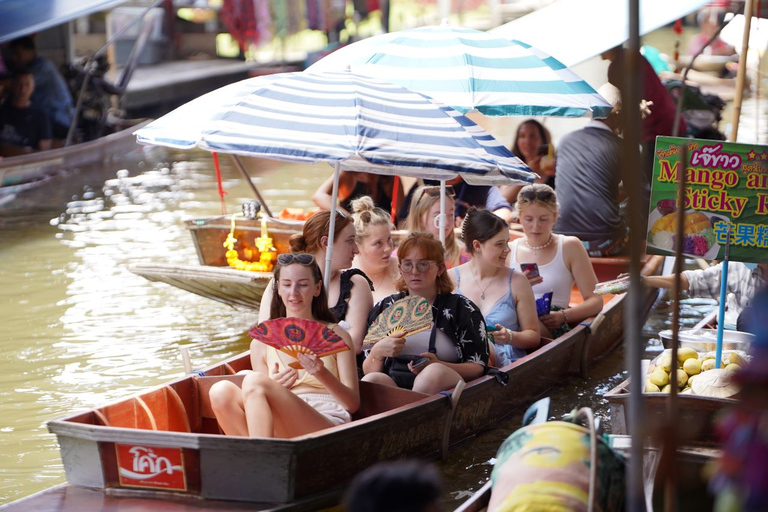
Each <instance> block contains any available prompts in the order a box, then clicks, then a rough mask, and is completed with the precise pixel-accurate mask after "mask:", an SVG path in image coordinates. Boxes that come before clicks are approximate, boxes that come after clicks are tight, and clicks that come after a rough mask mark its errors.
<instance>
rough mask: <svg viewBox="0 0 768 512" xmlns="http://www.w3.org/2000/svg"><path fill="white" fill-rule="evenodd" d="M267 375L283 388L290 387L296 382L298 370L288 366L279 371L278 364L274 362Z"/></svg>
mask: <svg viewBox="0 0 768 512" xmlns="http://www.w3.org/2000/svg"><path fill="white" fill-rule="evenodd" d="M269 376H270V378H271V379H272V380H274V381H277V382H278V383H279V384H280V385H281V386H283V387H284V388H288V389H291V387H292V386H293V384H294V383H295V382H296V379H298V378H299V372H298V371H296V370H295V369H293V368H290V367H288V368H286V369H285V370H283V371H280V365H278V364H277V363H275V367H274V368H272V372H271V373H270V374H269Z"/></svg>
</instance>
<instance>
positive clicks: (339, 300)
mask: <svg viewBox="0 0 768 512" xmlns="http://www.w3.org/2000/svg"><path fill="white" fill-rule="evenodd" d="M335 215H336V224H335V227H334V242H333V259H332V260H331V276H330V281H329V282H330V286H329V287H328V291H327V294H328V306H329V308H330V310H331V313H333V315H334V316H335V317H336V319H337V320H338V321H339V322H344V324H343V325H345V326H348V331H349V334H350V336H352V343H353V344H354V347H355V352H356V353H360V351H361V350H362V347H363V338H365V334H366V332H367V330H368V323H367V318H368V311H370V310H371V307H373V296H372V295H371V291H372V286H373V285H372V284H371V281H370V279H368V277H367V276H366V275H365V273H364V272H363V271H361V270H360V269H357V268H351V267H352V262H353V260H354V258H355V255H356V254H357V253H358V249H357V242H356V241H355V225H354V224H353V223H352V219H351V218H350V217H348V216H346V215H344V214H343V213H341V212H339V211H336V213H335ZM330 223H331V212H328V211H321V212H317V213H316V214H314V215H313V216H312V217H310V218H309V219H308V220H307V221H306V222H305V223H304V230H303V232H302V234H300V235H299V234H295V235H293V236H292V237H291V239H290V241H289V243H290V244H291V250H292V251H293V252H307V253H309V254H311V255H312V256H314V257H315V259H316V260H317V261H318V263H319V265H320V268H321V269H322V270H323V271H324V270H325V256H326V250H327V249H328V230H329V228H330ZM272 284H273V283H272V282H271V281H270V283H269V285H268V286H267V289H266V290H265V291H264V296H263V297H262V299H261V307H260V308H259V322H263V321H264V320H268V319H269V318H271V317H270V316H269V315H270V308H269V304H271V301H272V290H273V287H272Z"/></svg>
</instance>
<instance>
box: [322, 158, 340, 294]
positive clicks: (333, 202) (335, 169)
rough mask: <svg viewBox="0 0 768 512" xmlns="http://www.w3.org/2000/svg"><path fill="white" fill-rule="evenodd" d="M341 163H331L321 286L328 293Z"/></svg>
mask: <svg viewBox="0 0 768 512" xmlns="http://www.w3.org/2000/svg"><path fill="white" fill-rule="evenodd" d="M340 171H341V164H340V163H339V162H336V163H335V164H333V191H332V192H331V205H332V206H333V209H332V210H331V221H330V223H329V224H328V246H327V247H326V248H325V273H324V274H323V286H325V292H326V293H328V287H329V286H330V285H331V260H332V259H333V235H334V233H335V230H336V201H338V199H339V173H340Z"/></svg>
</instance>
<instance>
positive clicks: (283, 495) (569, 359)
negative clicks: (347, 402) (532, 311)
mask: <svg viewBox="0 0 768 512" xmlns="http://www.w3.org/2000/svg"><path fill="white" fill-rule="evenodd" d="M661 260H662V259H661V257H657V256H654V257H650V258H648V260H647V261H646V264H645V267H644V270H643V271H644V272H645V273H651V272H655V271H656V270H657V269H658V268H659V267H660V265H661ZM623 297H624V296H615V297H612V296H606V297H605V302H606V306H605V308H604V310H603V312H602V313H601V315H600V319H599V320H597V321H593V322H582V323H581V324H580V325H578V326H576V327H575V328H574V329H573V330H572V331H571V332H569V333H567V334H566V335H564V336H562V337H561V338H558V339H556V340H554V341H551V342H550V343H547V344H546V345H545V346H544V347H542V348H540V349H538V350H536V351H534V352H533V353H531V354H529V355H528V356H526V357H524V358H522V359H520V360H518V361H516V362H514V363H513V364H511V365H508V366H507V367H505V368H502V369H501V370H500V372H501V373H502V374H503V375H505V376H506V378H507V379H508V381H509V384H508V385H506V386H504V385H502V384H500V383H499V381H498V380H497V378H495V377H493V376H485V377H482V378H480V379H477V380H475V381H472V382H471V383H469V384H468V385H467V386H466V388H464V390H463V391H462V392H460V393H454V394H453V396H452V397H450V398H449V397H448V396H445V395H444V394H437V395H432V396H430V395H424V394H421V393H415V392H413V391H407V390H402V389H396V388H389V387H385V386H377V385H374V384H370V383H361V388H360V389H361V398H362V406H361V410H360V411H359V412H358V413H357V414H356V415H355V420H356V421H353V422H352V423H350V424H347V425H341V426H338V427H333V428H330V429H326V430H323V431H320V432H316V433H313V434H309V435H306V436H301V437H297V438H293V439H257V438H234V437H224V436H221V435H218V434H219V431H218V425H217V423H216V421H215V418H214V416H213V414H212V411H211V408H210V403H209V402H208V399H207V391H208V389H210V386H211V384H212V383H213V382H216V381H217V380H220V379H231V380H233V381H234V382H239V380H240V379H241V378H242V377H241V376H238V375H235V374H236V373H237V372H238V371H240V370H245V369H248V368H249V365H250V359H249V357H248V355H247V354H243V355H241V356H238V357H236V358H233V359H231V360H229V361H227V362H225V363H222V364H221V365H218V366H216V367H213V368H210V369H208V370H206V371H205V376H204V377H195V376H187V377H185V378H182V379H180V380H177V381H174V382H171V383H170V384H168V385H166V386H161V387H159V388H156V389H153V390H151V391H148V392H146V393H142V394H140V395H138V396H134V397H131V398H129V399H126V400H122V401H119V402H117V403H114V404H110V405H107V406H104V407H99V408H96V409H93V410H90V411H87V412H84V413H79V414H76V415H73V416H69V417H67V418H64V419H61V420H56V421H52V422H50V423H49V430H50V431H51V432H52V433H54V434H56V435H57V436H58V438H59V443H60V446H61V453H62V458H63V460H64V466H65V472H66V475H67V481H68V482H69V483H70V484H73V485H76V486H82V487H90V488H96V489H104V490H109V492H116V491H115V490H119V492H120V493H126V492H129V493H131V494H134V493H139V494H141V493H150V494H158V495H164V494H165V493H169V492H171V493H175V494H182V495H192V496H197V497H200V498H204V499H214V500H215V499H231V500H240V501H253V502H258V503H294V504H295V503H297V502H303V503H313V504H314V505H315V506H316V505H317V501H316V500H323V499H331V498H329V496H335V497H337V496H338V493H339V492H340V490H341V488H342V487H343V485H344V484H345V483H347V482H348V481H349V479H351V477H352V476H353V475H354V474H355V473H357V472H359V471H361V470H362V469H364V468H365V467H367V466H369V465H371V464H373V463H374V462H375V461H378V460H384V459H391V458H398V457H402V456H409V457H412V456H419V457H424V458H436V457H438V456H439V455H440V454H442V453H445V452H446V451H447V450H448V449H449V448H450V446H453V445H456V444H458V443H460V442H462V441H464V440H466V439H468V438H470V437H472V436H474V435H476V434H477V433H478V432H480V431H481V430H483V429H486V428H489V427H491V426H492V425H494V424H495V423H497V422H499V421H501V420H503V419H504V418H506V417H507V416H509V415H510V414H512V413H514V412H515V410H516V409H519V408H520V407H522V406H525V405H527V404H528V403H530V402H531V401H532V398H533V397H537V396H539V395H541V394H543V393H545V392H546V391H547V390H548V389H550V388H552V387H554V386H556V385H557V384H558V383H560V382H562V381H563V379H564V378H565V377H566V376H567V375H570V374H573V373H578V372H580V371H581V372H583V371H586V369H587V368H588V367H589V366H590V365H591V364H593V363H594V362H596V361H597V360H599V359H600V358H601V357H602V356H604V355H606V354H607V353H608V352H609V351H610V350H612V349H613V348H614V347H615V346H616V345H617V344H618V343H619V342H620V340H621V321H620V318H621V311H622V307H623ZM651 297H653V295H652V294H649V301H648V308H650V304H651V303H652V300H651ZM598 323H599V326H598ZM590 325H591V327H592V328H590ZM460 397H461V398H460ZM149 450H152V453H153V454H154V460H155V461H157V460H160V458H162V457H165V460H167V462H164V464H165V465H164V466H162V467H161V468H160V467H158V466H157V464H155V465H154V466H152V465H151V464H150V462H148V460H149V459H142V458H141V457H142V456H144V455H148V454H149ZM142 461H144V462H142ZM177 466H178V467H179V468H180V469H179V470H178V471H172V470H170V469H168V468H174V467H177ZM136 468H139V469H136ZM152 468H154V470H155V471H150V470H151V469H152ZM146 475H156V476H151V477H147V478H146V479H145V478H144V477H145V476H146ZM172 477H173V478H172ZM155 478H157V479H158V480H157V481H155V480H154V479H155Z"/></svg>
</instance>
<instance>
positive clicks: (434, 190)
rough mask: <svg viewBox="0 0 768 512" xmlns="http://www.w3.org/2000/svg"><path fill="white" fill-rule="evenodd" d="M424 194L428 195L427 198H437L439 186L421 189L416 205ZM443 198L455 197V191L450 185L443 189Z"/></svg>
mask: <svg viewBox="0 0 768 512" xmlns="http://www.w3.org/2000/svg"><path fill="white" fill-rule="evenodd" d="M424 194H426V195H428V196H429V197H438V196H440V186H439V185H433V186H428V187H424V188H422V189H421V194H419V198H418V199H416V202H417V203H418V202H419V201H421V198H422V197H424ZM445 196H446V197H456V191H454V190H453V187H452V186H451V185H448V186H447V187H445Z"/></svg>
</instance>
